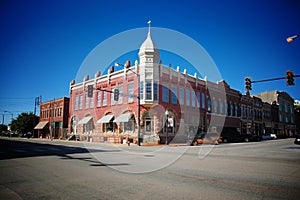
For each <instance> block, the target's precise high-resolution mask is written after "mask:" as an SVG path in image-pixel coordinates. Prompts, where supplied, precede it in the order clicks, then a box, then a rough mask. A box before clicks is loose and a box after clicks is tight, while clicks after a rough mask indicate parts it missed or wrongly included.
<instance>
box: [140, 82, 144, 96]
mask: <svg viewBox="0 0 300 200" xmlns="http://www.w3.org/2000/svg"><path fill="white" fill-rule="evenodd" d="M140 99H144V82H143V81H141V82H140Z"/></svg>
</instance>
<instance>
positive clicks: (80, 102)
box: [79, 94, 83, 109]
mask: <svg viewBox="0 0 300 200" xmlns="http://www.w3.org/2000/svg"><path fill="white" fill-rule="evenodd" d="M82 106H83V96H82V94H81V95H80V96H79V109H82Z"/></svg>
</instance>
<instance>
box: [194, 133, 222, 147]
mask: <svg viewBox="0 0 300 200" xmlns="http://www.w3.org/2000/svg"><path fill="white" fill-rule="evenodd" d="M221 142H222V139H221V137H220V136H219V134H218V133H203V134H197V135H196V136H195V138H194V140H193V141H192V142H191V145H198V144H219V143H221Z"/></svg>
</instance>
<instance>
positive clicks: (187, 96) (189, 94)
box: [185, 88, 191, 106]
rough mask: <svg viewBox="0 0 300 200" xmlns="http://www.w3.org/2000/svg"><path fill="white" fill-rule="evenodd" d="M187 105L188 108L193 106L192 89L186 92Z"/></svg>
mask: <svg viewBox="0 0 300 200" xmlns="http://www.w3.org/2000/svg"><path fill="white" fill-rule="evenodd" d="M185 101H186V102H185V103H186V106H190V105H191V89H190V88H187V89H186V90H185Z"/></svg>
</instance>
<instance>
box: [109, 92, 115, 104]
mask: <svg viewBox="0 0 300 200" xmlns="http://www.w3.org/2000/svg"><path fill="white" fill-rule="evenodd" d="M114 89H115V88H114ZM114 89H112V91H114ZM114 95H115V93H113V92H112V93H110V105H115V100H114Z"/></svg>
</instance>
